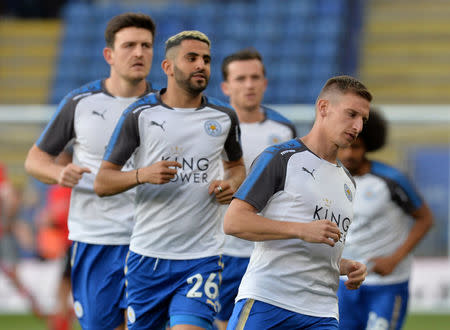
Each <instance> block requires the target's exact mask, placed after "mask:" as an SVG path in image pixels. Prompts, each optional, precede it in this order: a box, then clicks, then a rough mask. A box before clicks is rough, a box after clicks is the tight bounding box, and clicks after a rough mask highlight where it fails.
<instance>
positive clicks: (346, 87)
mask: <svg viewBox="0 0 450 330" xmlns="http://www.w3.org/2000/svg"><path fill="white" fill-rule="evenodd" d="M331 90H337V91H339V92H341V93H342V94H345V93H353V94H355V95H358V96H361V97H362V98H364V99H366V100H367V101H369V102H371V101H372V94H370V92H369V90H368V89H367V87H366V86H364V84H363V83H362V82H360V81H359V80H358V79H356V78H353V77H350V76H336V77H332V78H330V79H328V80H327V82H326V83H325V85H324V86H323V87H322V90H321V91H320V94H319V98H320V97H321V96H322V95H323V94H325V93H327V92H328V91H331Z"/></svg>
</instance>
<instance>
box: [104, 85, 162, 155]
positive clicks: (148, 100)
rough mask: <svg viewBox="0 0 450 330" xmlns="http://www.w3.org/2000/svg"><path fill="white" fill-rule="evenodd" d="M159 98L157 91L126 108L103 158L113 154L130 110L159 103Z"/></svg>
mask: <svg viewBox="0 0 450 330" xmlns="http://www.w3.org/2000/svg"><path fill="white" fill-rule="evenodd" d="M158 103H159V100H158V98H157V97H156V94H155V93H151V94H148V95H146V96H144V97H142V98H140V99H138V100H137V101H135V102H133V103H131V104H130V105H129V106H128V108H126V109H125V111H124V112H123V113H122V115H121V116H120V119H119V121H118V122H117V125H116V127H115V128H114V131H113V134H112V135H111V138H110V139H109V143H108V146H107V147H106V151H105V155H104V156H103V160H107V161H108V159H109V157H110V156H111V153H112V151H113V149H114V146H115V144H116V142H117V139H118V137H119V134H120V131H121V129H122V126H123V123H124V122H125V119H126V117H127V116H128V114H129V113H130V112H133V111H134V110H135V109H137V108H139V107H141V106H145V105H149V106H154V105H155V104H158Z"/></svg>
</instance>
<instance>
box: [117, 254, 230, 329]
mask: <svg viewBox="0 0 450 330" xmlns="http://www.w3.org/2000/svg"><path fill="white" fill-rule="evenodd" d="M222 269H223V264H222V262H221V257H220V256H214V257H207V258H200V259H192V260H167V259H159V258H151V257H146V256H143V255H140V254H137V253H134V252H132V251H130V255H129V257H128V261H127V272H126V278H127V293H128V310H127V315H128V327H129V329H164V328H165V324H166V323H167V321H169V320H170V327H173V326H175V325H177V324H191V325H196V326H199V327H203V328H205V329H210V328H211V327H212V323H213V321H214V318H215V316H216V313H217V310H218V308H219V301H218V300H219V287H220V282H221V277H222Z"/></svg>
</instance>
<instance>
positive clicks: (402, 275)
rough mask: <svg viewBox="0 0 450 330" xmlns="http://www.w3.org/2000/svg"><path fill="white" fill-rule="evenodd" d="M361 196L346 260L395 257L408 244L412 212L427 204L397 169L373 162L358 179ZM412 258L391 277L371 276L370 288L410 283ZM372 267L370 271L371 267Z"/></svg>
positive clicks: (404, 261)
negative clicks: (395, 252) (367, 170)
mask: <svg viewBox="0 0 450 330" xmlns="http://www.w3.org/2000/svg"><path fill="white" fill-rule="evenodd" d="M354 179H355V181H356V185H357V192H356V196H355V202H354V213H355V216H354V220H353V224H352V227H351V229H350V231H349V232H348V235H347V241H346V243H345V249H344V252H343V256H344V257H345V258H349V259H354V260H357V261H360V262H362V263H365V264H368V260H369V259H371V258H374V257H379V256H388V255H391V254H392V253H393V252H394V251H395V250H396V249H397V248H398V247H399V246H400V245H402V244H403V243H404V241H405V240H406V238H407V236H408V234H409V231H410V229H411V226H412V224H413V221H414V220H413V218H412V217H411V216H410V214H411V213H412V212H414V211H415V210H416V209H418V208H420V207H421V206H422V204H423V201H422V198H421V197H420V196H419V194H418V193H417V192H416V190H415V189H414V187H413V185H412V184H411V183H410V182H409V180H408V179H407V178H406V176H404V175H403V174H402V173H400V171H398V170H397V169H395V168H393V167H391V166H388V165H386V164H383V163H380V162H375V161H374V162H371V170H370V172H369V173H367V174H365V175H363V176H355V177H354ZM411 264H412V254H409V255H408V256H407V257H406V258H404V259H403V260H402V261H401V262H400V263H399V264H398V265H397V267H396V268H395V269H394V271H393V272H392V273H391V274H389V275H387V276H381V275H378V274H375V273H373V272H369V274H368V276H367V277H366V279H365V281H364V283H363V284H364V285H367V284H369V285H370V284H376V285H379V284H395V283H401V282H404V281H407V280H408V279H409V276H410V273H411ZM370 266H371V265H370V263H369V264H368V268H369V267H370Z"/></svg>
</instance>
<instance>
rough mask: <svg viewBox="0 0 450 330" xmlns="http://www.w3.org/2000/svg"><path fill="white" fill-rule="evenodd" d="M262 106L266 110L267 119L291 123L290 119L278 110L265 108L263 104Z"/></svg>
mask: <svg viewBox="0 0 450 330" xmlns="http://www.w3.org/2000/svg"><path fill="white" fill-rule="evenodd" d="M262 108H263V109H264V110H265V112H266V118H267V119H270V120H273V121H276V122H279V123H286V124H291V125H293V123H292V121H290V120H289V119H287V118H286V117H285V116H283V115H282V114H280V113H279V112H277V111H275V110H273V109H270V108H267V107H265V106H262Z"/></svg>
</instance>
